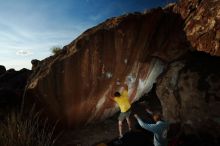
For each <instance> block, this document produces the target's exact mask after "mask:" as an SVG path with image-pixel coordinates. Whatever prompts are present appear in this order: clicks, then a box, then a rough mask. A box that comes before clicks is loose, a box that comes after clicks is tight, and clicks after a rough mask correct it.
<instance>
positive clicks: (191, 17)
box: [174, 0, 220, 56]
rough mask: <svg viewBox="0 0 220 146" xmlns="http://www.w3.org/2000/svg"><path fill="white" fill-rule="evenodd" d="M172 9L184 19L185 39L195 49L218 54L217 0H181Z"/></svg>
mask: <svg viewBox="0 0 220 146" xmlns="http://www.w3.org/2000/svg"><path fill="white" fill-rule="evenodd" d="M174 11H175V12H177V13H180V14H181V16H182V18H183V19H184V21H185V27H184V30H185V32H186V36H187V39H188V40H189V41H190V42H191V44H192V46H193V47H194V48H195V49H196V50H198V51H204V52H207V53H210V54H211V55H217V56H220V1H219V0H182V1H180V2H179V4H178V5H177V6H175V8H174Z"/></svg>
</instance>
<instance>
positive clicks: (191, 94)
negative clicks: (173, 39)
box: [157, 53, 220, 134]
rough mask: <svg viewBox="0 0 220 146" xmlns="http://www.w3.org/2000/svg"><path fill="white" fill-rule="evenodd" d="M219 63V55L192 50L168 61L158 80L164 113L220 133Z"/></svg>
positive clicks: (169, 116) (173, 120) (158, 91)
mask: <svg viewBox="0 0 220 146" xmlns="http://www.w3.org/2000/svg"><path fill="white" fill-rule="evenodd" d="M219 65H220V58H219V57H211V56H209V55H207V54H205V53H193V54H191V55H188V57H187V58H185V59H184V60H181V61H175V62H173V63H171V64H170V65H169V67H168V69H167V70H166V72H164V75H163V76H162V77H161V78H160V79H159V80H158V81H157V95H158V97H159V99H160V101H161V104H162V107H163V113H164V117H165V118H166V119H168V120H169V121H170V122H182V124H186V125H189V126H190V127H192V128H195V129H197V130H198V131H202V130H204V131H210V132H211V133H212V134H217V133H218V134H220V133H219V128H220V122H219V118H220V113H219V111H220V92H219V89H220V79H219V74H220V69H219V68H216V66H219ZM213 125H215V126H214V128H213V127H212V126H213ZM201 127H203V128H202V129H200V128H201ZM210 127H212V128H210Z"/></svg>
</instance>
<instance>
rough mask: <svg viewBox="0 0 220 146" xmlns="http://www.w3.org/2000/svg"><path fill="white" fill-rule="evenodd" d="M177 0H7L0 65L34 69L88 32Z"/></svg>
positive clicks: (2, 8) (0, 23) (2, 9)
mask: <svg viewBox="0 0 220 146" xmlns="http://www.w3.org/2000/svg"><path fill="white" fill-rule="evenodd" d="M170 2H176V0H139V1H135V0H128V1H124V0H105V1H102V0H96V1H94V0H81V1H80V0H74V1H71V0H65V1H64V2H63V1H62V3H60V1H59V0H48V1H44V0H38V1H34V0H20V1H16V0H8V1H4V2H1V5H0V17H1V18H2V19H1V20H0V48H1V49H0V55H1V58H0V65H3V66H5V67H6V69H7V70H8V69H11V68H14V69H15V70H20V69H22V68H27V69H31V66H32V65H31V60H33V59H38V60H43V59H45V58H47V57H49V56H51V55H52V51H51V48H52V47H55V46H59V47H61V48H62V47H63V46H65V45H68V44H69V43H71V42H72V41H73V40H74V39H76V38H77V37H78V36H80V35H81V34H82V33H83V32H84V31H86V30H87V29H89V28H91V27H94V26H96V25H98V24H100V23H102V22H104V21H105V20H106V19H109V18H111V17H117V16H121V15H123V14H126V13H133V12H144V10H147V9H151V8H155V7H159V6H160V7H164V6H165V5H166V4H168V3H170Z"/></svg>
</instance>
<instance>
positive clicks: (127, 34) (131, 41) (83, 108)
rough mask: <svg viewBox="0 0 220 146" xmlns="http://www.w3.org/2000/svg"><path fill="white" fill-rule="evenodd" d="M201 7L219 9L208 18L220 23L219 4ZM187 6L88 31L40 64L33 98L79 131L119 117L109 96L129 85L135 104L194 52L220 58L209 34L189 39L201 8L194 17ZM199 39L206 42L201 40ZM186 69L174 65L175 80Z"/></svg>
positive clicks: (30, 93) (111, 21) (114, 21)
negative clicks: (169, 66)
mask: <svg viewBox="0 0 220 146" xmlns="http://www.w3.org/2000/svg"><path fill="white" fill-rule="evenodd" d="M196 2H197V1H195V3H196ZM197 3H198V5H199V7H197V8H198V9H202V8H201V7H203V6H206V5H210V6H213V7H214V9H213V10H214V11H216V12H213V13H210V15H208V14H207V15H208V16H210V18H211V17H212V18H215V19H216V20H217V19H218V18H217V16H214V14H216V13H217V11H218V9H217V8H216V7H218V5H213V4H212V2H210V1H209V0H206V1H205V0H204V1H202V2H201V3H199V2H197ZM204 3H205V4H204ZM216 3H218V2H216ZM193 4H194V3H193ZM186 5H188V3H185V2H184V1H182V2H180V3H179V4H178V5H176V4H174V5H170V6H168V7H166V8H164V9H161V8H158V9H153V10H150V11H148V12H146V13H143V14H141V13H134V14H128V15H124V16H121V17H117V18H111V19H108V20H107V21H105V22H103V23H101V24H100V25H98V26H96V27H94V28H91V29H89V30H87V31H86V32H84V33H83V34H82V35H81V36H79V37H78V38H77V39H76V40H74V41H73V42H72V43H70V44H69V45H67V46H65V47H64V48H63V50H62V51H61V52H59V53H57V54H55V55H54V56H51V57H49V58H46V59H45V60H43V61H41V62H38V65H37V67H34V68H33V69H34V72H33V74H32V78H31V80H30V82H29V84H28V85H27V87H28V90H27V91H28V92H27V93H28V94H27V95H28V97H29V98H30V97H31V98H34V99H36V100H37V101H38V102H39V103H40V104H41V105H42V106H43V107H45V108H46V110H47V112H49V113H50V115H53V116H54V117H56V118H58V119H61V121H63V122H64V123H66V124H67V125H68V126H72V127H77V126H78V125H84V124H86V123H90V122H94V121H97V120H98V121H99V120H103V119H105V118H107V117H109V116H111V115H113V114H114V113H115V112H116V111H117V110H118V108H116V105H115V103H113V102H111V101H110V100H109V99H108V97H109V96H112V94H113V93H114V92H115V91H117V90H119V89H120V87H121V86H120V85H121V84H123V83H124V82H128V84H129V96H130V99H131V101H132V102H133V101H136V100H138V99H139V98H140V97H141V96H142V95H143V94H144V93H147V92H149V91H150V89H151V87H152V85H153V83H155V82H156V79H157V77H158V76H159V75H160V74H161V73H162V72H163V70H164V68H166V65H167V64H168V63H169V62H171V61H173V60H177V59H178V58H180V57H182V56H183V55H185V54H186V53H187V52H188V51H189V50H198V51H205V52H209V53H210V54H212V55H219V53H218V52H219V46H218V47H217V48H216V49H215V51H214V52H213V51H212V50H213V47H211V46H210V47H209V46H208V45H204V44H203V42H202V40H203V37H202V36H206V34H205V35H202V33H199V30H198V29H195V32H194V33H192V34H189V33H190V32H191V30H192V29H193V28H192V26H194V17H196V14H197V13H195V12H197V8H196V11H193V12H188V11H187V9H188V7H187V8H185V7H186ZM198 11H199V10H198ZM204 13H205V12H204ZM188 15H190V16H191V15H192V16H193V17H187V16H188ZM205 19H206V18H204V17H201V19H200V20H199V21H198V22H197V21H196V22H195V23H196V24H200V25H203V23H202V22H203V21H205ZM216 22H217V21H216ZM217 24H219V23H215V25H214V26H213V27H210V29H206V28H205V31H206V32H207V33H208V34H209V33H216V34H217V32H218V30H219V29H217ZM207 27H208V26H207ZM213 31H214V32H213ZM200 35H201V37H200ZM207 36H209V35H207ZM198 37H199V38H200V39H201V40H200V39H196V38H198ZM205 38H206V43H207V44H213V41H215V40H213V38H212V37H205ZM198 46H200V47H198ZM205 46H207V47H206V48H204V47H205ZM193 47H194V48H193ZM183 67H184V64H182V65H181V64H178V63H177V64H176V65H175V64H174V70H171V73H172V74H174V75H175V73H176V72H178V71H179V70H181V69H182V68H183ZM175 76H176V75H175ZM190 77H191V76H190ZM168 81H169V80H168ZM168 81H167V82H168ZM161 85H162V83H161ZM163 88H165V87H163ZM161 90H162V89H161ZM158 94H159V93H158ZM162 94H163V92H161V95H162ZM174 98H175V95H172V99H171V98H170V99H171V100H173V101H174V103H172V104H173V105H171V106H172V108H176V106H179V103H175V102H178V101H175V99H174ZM161 100H162V99H161ZM164 101H165V100H164ZM162 102H163V100H162ZM164 103H165V102H164ZM169 104H170V103H169ZM165 107H166V106H164V110H165ZM166 114H170V115H174V117H178V116H179V113H178V112H176V113H175V112H172V111H167V113H166ZM167 117H169V118H171V117H172V116H167ZM174 119H175V118H174Z"/></svg>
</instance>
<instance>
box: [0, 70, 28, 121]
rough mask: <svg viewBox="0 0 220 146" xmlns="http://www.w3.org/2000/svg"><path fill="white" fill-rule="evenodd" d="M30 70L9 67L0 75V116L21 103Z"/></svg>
mask: <svg viewBox="0 0 220 146" xmlns="http://www.w3.org/2000/svg"><path fill="white" fill-rule="evenodd" d="M30 74H31V71H30V70H27V69H22V70H20V71H15V70H14V69H10V70H7V71H5V73H3V74H1V75H0V117H2V116H4V115H5V114H7V112H9V110H12V109H14V108H18V107H19V106H20V105H21V99H22V95H23V92H24V88H25V86H26V83H27V80H28V77H29V75H30Z"/></svg>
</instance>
